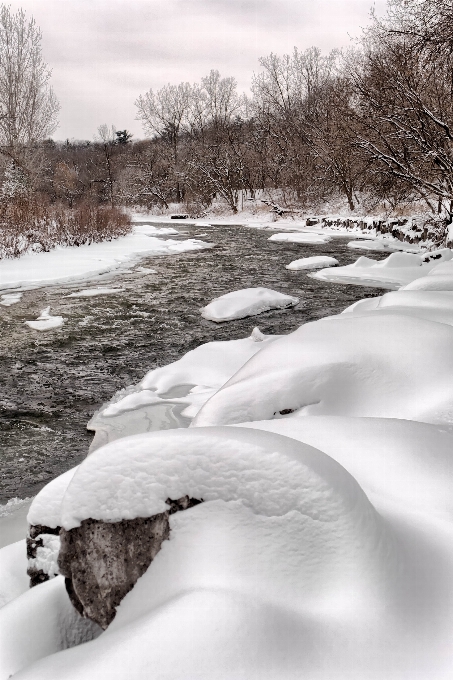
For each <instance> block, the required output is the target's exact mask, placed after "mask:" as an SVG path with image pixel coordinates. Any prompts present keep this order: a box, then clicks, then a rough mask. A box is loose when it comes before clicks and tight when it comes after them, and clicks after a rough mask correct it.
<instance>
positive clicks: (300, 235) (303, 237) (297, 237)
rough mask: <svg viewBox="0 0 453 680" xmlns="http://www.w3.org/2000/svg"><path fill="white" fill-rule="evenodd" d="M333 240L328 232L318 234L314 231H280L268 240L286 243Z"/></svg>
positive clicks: (326, 241) (315, 242) (319, 242)
mask: <svg viewBox="0 0 453 680" xmlns="http://www.w3.org/2000/svg"><path fill="white" fill-rule="evenodd" d="M330 240H331V237H330V236H328V235H327V234H320V233H318V234H316V233H313V232H311V233H310V232H288V233H279V234H272V236H270V237H269V239H268V241H277V242H284V243H314V244H321V243H328V242H329V241H330Z"/></svg>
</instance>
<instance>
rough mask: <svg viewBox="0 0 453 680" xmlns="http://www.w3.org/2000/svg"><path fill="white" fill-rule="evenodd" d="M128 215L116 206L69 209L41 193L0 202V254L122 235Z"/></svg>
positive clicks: (11, 255) (6, 254) (19, 253)
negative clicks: (48, 201)
mask: <svg viewBox="0 0 453 680" xmlns="http://www.w3.org/2000/svg"><path fill="white" fill-rule="evenodd" d="M130 229H131V225H130V219H129V217H128V216H127V214H126V213H125V212H124V211H123V210H121V209H119V208H111V207H106V206H97V205H91V204H85V205H81V206H79V207H77V208H74V209H68V208H66V207H64V206H62V205H50V204H46V203H45V202H44V201H43V199H42V198H41V197H40V196H33V197H27V198H18V199H15V200H9V201H2V202H0V258H5V257H19V255H22V254H23V253H25V252H27V251H45V252H47V251H49V250H51V249H52V248H55V246H58V245H61V246H80V245H84V244H89V243H98V242H100V241H106V240H111V239H114V238H118V237H119V236H125V235H126V234H127V233H128V232H129V231H130Z"/></svg>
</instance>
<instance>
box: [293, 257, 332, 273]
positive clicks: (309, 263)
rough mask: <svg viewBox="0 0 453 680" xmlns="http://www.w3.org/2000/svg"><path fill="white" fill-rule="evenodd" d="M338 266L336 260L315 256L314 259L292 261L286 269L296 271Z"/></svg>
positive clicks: (306, 258) (304, 258)
mask: <svg viewBox="0 0 453 680" xmlns="http://www.w3.org/2000/svg"><path fill="white" fill-rule="evenodd" d="M336 264H338V260H336V259H335V258H334V257H328V256H327V255H317V256H314V257H302V258H301V259H300V260H293V261H292V262H290V263H289V264H287V265H286V269H292V270H296V271H298V270H299V269H318V268H320V267H333V266H335V265H336Z"/></svg>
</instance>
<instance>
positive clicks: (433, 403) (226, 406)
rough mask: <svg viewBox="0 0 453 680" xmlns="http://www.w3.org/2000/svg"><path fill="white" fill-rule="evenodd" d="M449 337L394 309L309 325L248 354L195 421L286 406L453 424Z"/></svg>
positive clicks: (266, 415) (265, 413)
mask: <svg viewBox="0 0 453 680" xmlns="http://www.w3.org/2000/svg"><path fill="white" fill-rule="evenodd" d="M452 343H453V328H452V327H451V326H448V325H446V324H435V323H432V322H430V321H426V320H424V319H419V318H414V317H409V316H401V315H398V314H381V315H379V314H369V315H363V316H354V315H348V314H343V315H340V316H338V317H331V318H328V319H323V320H321V321H316V322H313V323H307V324H305V325H304V326H301V327H300V328H299V329H298V330H296V331H295V332H294V333H291V334H290V335H288V336H285V337H282V338H280V339H279V340H276V341H275V342H273V343H271V344H270V345H268V346H267V347H265V348H263V350H262V351H261V352H260V353H259V354H258V355H257V356H255V357H252V358H251V359H250V361H248V362H247V364H245V366H243V367H242V368H241V369H240V370H239V371H238V372H237V373H236V374H235V375H234V376H233V377H232V378H231V380H229V381H228V382H227V383H226V384H225V385H224V386H223V387H222V389H220V390H219V391H218V392H217V393H216V394H215V395H213V396H212V397H211V399H210V400H209V401H208V402H207V403H206V404H205V405H204V406H203V407H202V409H201V410H200V411H199V413H198V415H197V416H196V418H195V419H194V421H193V423H192V425H195V426H197V427H201V426H207V425H226V424H232V423H240V422H245V421H251V420H268V419H270V418H273V417H274V416H275V415H278V414H280V413H281V412H282V411H283V412H285V411H287V410H288V409H291V410H293V411H298V412H299V413H301V414H303V415H350V416H374V417H381V418H383V417H390V418H408V419H414V420H421V421H425V422H433V423H442V422H445V423H453V381H452V380H451V375H452V373H453V352H452V351H451V347H452V346H453V344H452ZM414 366H415V367H417V369H416V370H414Z"/></svg>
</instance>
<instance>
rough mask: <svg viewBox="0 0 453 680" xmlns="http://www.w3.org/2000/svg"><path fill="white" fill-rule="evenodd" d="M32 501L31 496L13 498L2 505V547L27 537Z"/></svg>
mask: <svg viewBox="0 0 453 680" xmlns="http://www.w3.org/2000/svg"><path fill="white" fill-rule="evenodd" d="M31 502H32V499H31V498H11V499H10V500H9V501H8V502H7V503H6V504H5V505H0V548H3V546H6V545H9V544H10V543H16V542H17V541H20V540H21V539H22V538H25V536H26V534H27V529H28V527H27V513H28V510H29V507H30V504H31Z"/></svg>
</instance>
